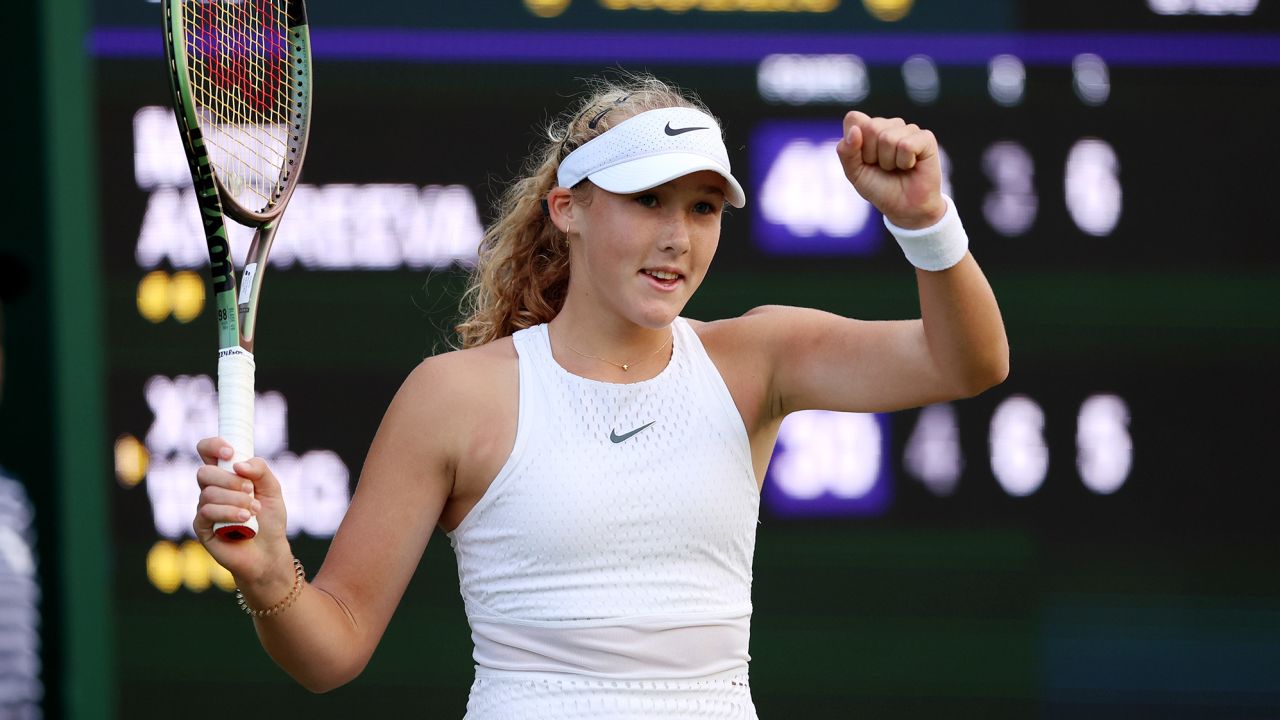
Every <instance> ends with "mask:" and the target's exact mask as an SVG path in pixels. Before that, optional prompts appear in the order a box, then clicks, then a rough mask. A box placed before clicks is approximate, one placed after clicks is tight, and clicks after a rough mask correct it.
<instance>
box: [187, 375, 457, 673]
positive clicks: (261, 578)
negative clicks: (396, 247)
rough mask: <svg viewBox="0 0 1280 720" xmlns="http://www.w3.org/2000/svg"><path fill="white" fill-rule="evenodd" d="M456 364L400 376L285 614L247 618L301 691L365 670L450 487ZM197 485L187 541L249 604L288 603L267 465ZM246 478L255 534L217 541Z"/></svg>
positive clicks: (243, 500)
mask: <svg viewBox="0 0 1280 720" xmlns="http://www.w3.org/2000/svg"><path fill="white" fill-rule="evenodd" d="M450 355H453V354H452V353H451V354H450ZM459 367H460V364H459V363H457V362H456V361H455V359H454V358H449V357H448V356H447V355H446V356H438V357H434V358H430V359H428V360H426V361H424V362H423V363H422V364H421V365H419V366H418V368H416V369H415V370H414V371H413V372H412V373H410V375H409V377H408V378H407V379H406V380H405V382H404V384H403V385H402V386H401V387H400V390H399V391H398V392H397V393H396V396H395V398H394V399H393V400H392V401H391V405H390V407H389V408H388V409H387V413H386V415H385V416H384V418H383V420H382V424H381V426H380V427H379V428H378V432H377V434H376V436H375V437H374V440H373V444H372V446H371V447H370V449H369V455H368V457H367V459H366V460H365V464H364V469H363V470H362V472H361V474H360V481H359V483H358V484H357V486H356V491H355V495H354V496H353V498H352V501H351V506H350V507H349V508H348V510H347V513H346V517H345V518H344V519H343V521H342V524H341V526H340V527H339V528H338V532H337V534H336V535H335V536H334V539H333V543H332V544H331V546H330V548H329V552H328V555H327V556H326V559H325V562H324V565H323V566H322V567H321V568H320V571H319V572H318V573H317V574H316V575H315V577H314V579H312V580H311V581H310V582H308V583H306V584H305V585H304V586H303V588H302V592H301V594H300V595H299V596H298V597H297V599H296V600H295V601H294V603H293V605H292V606H291V607H289V608H288V609H287V610H285V611H284V612H281V613H279V614H278V615H274V616H271V617H265V618H256V619H254V620H253V623H254V625H255V627H256V629H257V632H258V637H259V639H260V640H261V642H262V646H263V647H264V648H265V649H266V651H267V653H268V654H269V655H271V657H272V659H273V660H275V662H276V663H277V664H278V665H280V667H281V668H283V669H284V670H285V672H287V673H288V674H289V675H290V676H292V677H293V678H294V679H295V680H297V681H298V682H299V683H300V684H302V685H303V686H304V687H306V688H307V689H308V690H311V691H312V692H325V691H328V690H331V689H333V688H336V687H339V686H341V685H343V684H345V683H347V682H349V681H350V680H351V679H353V678H355V677H356V676H357V675H359V674H360V672H361V671H362V670H363V669H364V667H365V665H367V664H368V662H369V658H370V657H371V656H372V655H373V650H374V648H375V647H376V646H377V644H378V641H379V640H380V639H381V637H382V633H383V631H384V630H385V629H386V627H387V623H388V622H390V620H391V615H392V613H393V612H394V611H395V608H396V606H397V605H398V604H399V602H400V598H401V596H402V595H403V594H404V590H405V587H406V586H407V585H408V583H409V580H410V578H412V576H413V573H414V571H415V569H416V568H417V565H418V562H419V560H420V559H421V557H422V553H423V551H424V550H425V549H426V545H427V540H428V539H429V538H430V536H431V533H432V531H433V529H434V527H435V525H436V523H437V521H438V520H439V518H440V514H441V511H442V509H443V508H444V505H445V502H446V501H447V500H448V497H449V494H450V492H451V489H452V484H453V467H454V466H455V464H456V463H455V462H454V461H453V459H452V458H453V457H454V456H453V454H452V452H451V448H453V447H458V445H457V444H456V437H455V435H454V433H456V432H457V430H456V428H457V427H458V426H459V425H460V424H461V423H457V422H450V420H451V419H453V420H455V421H456V420H457V415H456V413H455V411H457V410H458V408H457V407H455V406H454V401H453V400H452V399H451V398H452V397H455V396H454V395H453V394H452V392H451V390H452V388H455V387H457V385H458V383H456V382H453V381H451V379H450V374H451V370H450V368H455V369H456V368H459ZM224 446H225V442H224V441H222V440H220V439H218V438H209V439H206V440H203V441H201V443H200V445H199V447H198V450H199V452H200V455H201V457H202V458H203V459H204V461H205V462H206V463H213V462H216V458H217V456H218V453H219V452H220V451H221V450H222V448H223V447H224ZM198 479H199V482H200V485H201V488H202V490H201V496H200V507H199V509H198V511H197V514H196V521H195V523H194V528H195V531H196V534H197V537H198V538H199V539H200V541H201V542H203V543H204V544H205V546H206V547H207V548H208V549H209V552H210V554H211V555H213V557H214V559H215V560H217V561H218V562H219V563H221V564H222V565H223V566H224V567H226V568H227V569H228V570H230V571H231V573H232V575H233V576H234V577H235V579H236V583H237V586H238V587H239V588H240V589H241V590H242V592H243V593H244V595H245V600H246V602H247V603H248V605H249V607H250V608H252V609H263V608H267V607H270V606H272V605H274V604H275V603H277V602H279V601H280V600H282V599H283V598H285V597H287V596H288V595H289V592H290V590H291V589H292V588H293V584H294V576H295V572H294V569H293V560H292V552H291V551H290V549H289V543H288V539H287V537H286V535H285V511H284V502H283V499H282V496H281V492H280V485H279V483H278V482H277V481H276V478H275V476H274V475H273V474H272V473H271V470H270V469H269V468H268V467H267V465H266V463H265V462H264V461H263V460H262V459H261V458H254V459H253V460H251V461H249V462H247V463H241V464H239V465H237V467H236V474H231V473H228V472H226V471H223V470H220V469H219V468H218V467H217V466H216V465H214V464H207V465H205V466H204V467H202V468H201V469H200V471H199V473H198ZM246 480H250V481H252V482H253V484H254V486H255V490H254V498H253V499H256V500H257V501H258V502H259V503H260V506H261V509H260V510H259V512H258V520H259V532H258V536H257V537H256V538H254V539H252V540H242V541H231V542H228V541H224V540H221V539H219V538H217V537H216V536H214V535H213V532H212V527H213V523H214V522H217V521H220V520H227V519H230V518H232V517H233V516H234V514H235V513H237V512H238V511H239V510H240V509H241V508H245V507H249V506H250V505H251V504H252V502H253V499H250V498H249V496H248V494H247V493H245V492H244V491H243V489H242V488H241V486H242V485H243V483H244V482H245V481H246Z"/></svg>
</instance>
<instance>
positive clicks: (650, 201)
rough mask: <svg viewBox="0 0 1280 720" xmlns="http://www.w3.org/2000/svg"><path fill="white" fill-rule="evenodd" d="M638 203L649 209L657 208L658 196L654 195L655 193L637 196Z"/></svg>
mask: <svg viewBox="0 0 1280 720" xmlns="http://www.w3.org/2000/svg"><path fill="white" fill-rule="evenodd" d="M636 202H638V203H640V206H641V207H647V208H648V207H657V206H658V196H657V195H654V194H653V193H645V194H644V195H637V196H636Z"/></svg>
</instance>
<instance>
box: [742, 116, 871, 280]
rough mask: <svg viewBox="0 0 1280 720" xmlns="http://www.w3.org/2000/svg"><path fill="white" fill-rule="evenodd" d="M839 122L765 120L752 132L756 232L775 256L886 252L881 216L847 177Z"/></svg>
mask: <svg viewBox="0 0 1280 720" xmlns="http://www.w3.org/2000/svg"><path fill="white" fill-rule="evenodd" d="M839 140H840V121H839V118H836V120H835V121H834V122H833V121H829V120H828V121H783V122H763V123H760V124H759V125H757V126H756V128H755V131H754V132H752V134H751V144H750V146H749V147H750V150H751V175H750V178H751V180H750V182H751V189H750V191H749V192H748V194H747V205H748V206H749V207H750V208H751V235H752V238H753V239H754V242H755V244H756V245H757V246H758V247H759V248H760V249H761V250H762V251H763V252H764V253H765V254H767V255H779V256H795V255H820V256H821V255H827V256H832V255H843V256H857V257H867V256H871V255H874V254H876V253H877V252H879V250H880V248H881V246H882V244H883V242H884V238H885V235H886V230H885V228H884V223H883V222H882V221H881V215H880V213H879V212H877V211H876V210H875V208H873V207H871V206H870V205H869V204H867V203H866V202H865V201H864V200H862V199H861V198H860V197H858V196H857V194H856V193H855V192H854V191H853V188H852V186H851V185H850V184H849V181H848V180H847V179H845V177H844V174H843V170H842V169H841V168H840V164H839V159H838V158H837V156H836V153H835V148H834V143H836V142H837V141H839Z"/></svg>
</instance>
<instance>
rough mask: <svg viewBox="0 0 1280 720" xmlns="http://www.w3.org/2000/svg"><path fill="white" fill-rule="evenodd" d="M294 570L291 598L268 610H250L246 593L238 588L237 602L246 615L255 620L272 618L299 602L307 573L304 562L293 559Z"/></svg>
mask: <svg viewBox="0 0 1280 720" xmlns="http://www.w3.org/2000/svg"><path fill="white" fill-rule="evenodd" d="M293 570H294V573H295V575H294V578H293V589H292V590H290V591H289V597H287V598H285V599H283V600H281V601H280V602H278V603H276V604H275V605H272V606H271V607H269V608H267V609H266V610H253V609H250V607H249V604H248V603H246V602H245V601H244V593H242V592H240V588H236V602H237V603H239V605H240V609H241V610H244V611H245V614H247V615H248V616H249V617H255V618H263V617H271V616H272V615H275V614H277V613H282V612H284V611H285V610H288V609H289V606H290V605H292V604H293V601H294V600H297V599H298V596H299V595H301V594H302V581H303V580H304V579H305V578H306V572H305V571H304V570H303V569H302V561H301V560H299V559H298V558H294V559H293Z"/></svg>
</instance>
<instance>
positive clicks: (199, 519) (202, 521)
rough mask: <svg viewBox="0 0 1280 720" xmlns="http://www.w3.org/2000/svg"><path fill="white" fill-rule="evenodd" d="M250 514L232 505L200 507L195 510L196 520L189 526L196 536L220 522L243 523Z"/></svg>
mask: <svg viewBox="0 0 1280 720" xmlns="http://www.w3.org/2000/svg"><path fill="white" fill-rule="evenodd" d="M250 517H252V514H251V513H250V512H249V511H248V510H246V509H245V508H242V507H236V506H234V505H201V506H200V508H199V509H198V510H196V519H195V521H194V522H193V523H192V524H191V525H192V529H194V530H195V531H196V533H197V535H199V534H200V532H201V531H202V530H207V529H208V528H210V527H212V526H213V525H214V524H216V523H220V522H244V521H245V520H248V519H249V518H250Z"/></svg>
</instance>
